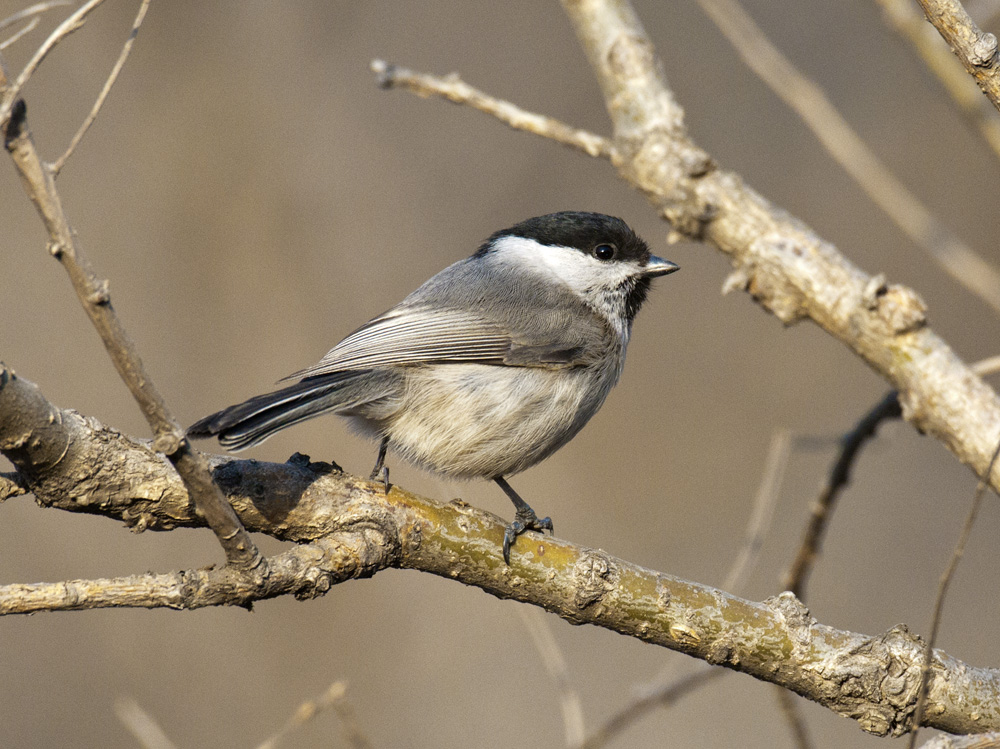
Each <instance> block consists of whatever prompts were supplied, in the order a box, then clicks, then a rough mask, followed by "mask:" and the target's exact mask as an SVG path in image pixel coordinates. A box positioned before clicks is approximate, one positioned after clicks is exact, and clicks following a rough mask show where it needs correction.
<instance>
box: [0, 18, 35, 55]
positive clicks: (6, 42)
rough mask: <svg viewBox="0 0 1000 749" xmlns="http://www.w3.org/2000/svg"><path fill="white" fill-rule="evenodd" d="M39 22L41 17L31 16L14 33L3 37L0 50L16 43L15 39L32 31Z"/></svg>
mask: <svg viewBox="0 0 1000 749" xmlns="http://www.w3.org/2000/svg"><path fill="white" fill-rule="evenodd" d="M40 22H41V19H40V18H38V17H37V16H36V17H35V18H32V19H31V20H30V21H28V23H26V24H25V25H24V27H23V28H21V29H20V30H19V31H18V32H17V33H16V34H14V35H13V36H11V37H8V38H6V39H4V40H3V41H2V42H0V52H3V51H4V50H5V49H7V47H9V46H11V45H12V44H14V43H16V42H17V40H18V39H20V38H22V37H23V36H25V35H27V34H30V33H31V32H32V31H34V29H35V27H36V26H38V24H39V23H40Z"/></svg>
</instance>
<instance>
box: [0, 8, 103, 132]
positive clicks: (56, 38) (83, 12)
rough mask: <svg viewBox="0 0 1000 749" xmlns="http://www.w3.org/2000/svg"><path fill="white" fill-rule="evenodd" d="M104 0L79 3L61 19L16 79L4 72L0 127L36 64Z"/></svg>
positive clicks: (8, 116)
mask: <svg viewBox="0 0 1000 749" xmlns="http://www.w3.org/2000/svg"><path fill="white" fill-rule="evenodd" d="M103 2H104V0H89V2H86V3H84V4H83V5H81V6H80V7H79V8H77V10H76V11H75V12H74V13H72V14H71V15H70V16H69V17H68V18H67V19H66V20H65V21H63V22H62V23H61V24H59V26H57V27H56V29H55V31H53V32H52V33H51V34H49V37H48V38H47V39H46V40H45V41H44V42H42V46H40V47H39V48H38V50H37V51H36V52H35V54H34V55H33V56H32V58H31V59H30V60H28V63H27V64H26V65H25V66H24V69H23V70H22V71H21V72H20V73H19V74H18V76H17V79H16V80H15V81H14V82H13V83H10V82H9V81H8V80H7V77H6V74H4V76H3V81H0V92H2V96H0V129H3V130H5V129H6V128H7V120H8V119H9V118H10V115H11V111H12V110H13V107H14V103H15V102H16V101H17V100H18V97H19V96H20V94H21V89H22V88H24V84H25V83H27V82H28V79H29V78H31V76H32V74H34V72H35V70H37V69H38V66H39V65H41V64H42V60H44V59H45V58H46V57H47V56H48V54H49V52H51V51H52V50H53V49H54V48H55V46H56V45H57V44H59V42H61V41H62V40H63V39H65V38H66V37H67V36H69V35H70V34H72V33H73V32H74V31H76V30H78V29H80V28H82V27H83V24H84V23H86V21H87V16H89V15H90V14H91V13H92V12H93V11H94V10H96V9H97V7H98V6H99V5H101V3H103Z"/></svg>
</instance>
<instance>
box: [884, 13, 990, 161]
mask: <svg viewBox="0 0 1000 749" xmlns="http://www.w3.org/2000/svg"><path fill="white" fill-rule="evenodd" d="M877 2H878V4H879V5H880V6H881V7H882V13H883V16H884V17H885V19H886V21H887V22H888V23H889V25H890V26H891V27H892V28H894V29H895V30H896V32H897V33H899V34H900V36H902V37H904V38H905V39H907V40H908V41H909V42H910V44H911V45H912V46H913V48H914V50H916V52H917V54H918V55H920V57H921V59H922V60H923V61H924V64H925V65H926V66H927V69H928V70H930V71H931V72H932V73H933V74H934V75H935V76H936V77H937V79H938V81H939V82H940V83H941V85H942V86H943V87H944V89H945V91H947V92H948V95H949V96H951V98H952V101H954V102H955V105H956V106H957V107H958V110H959V112H961V113H962V114H963V115H964V116H965V117H966V119H967V120H968V121H969V122H970V123H971V124H972V125H973V126H974V127H975V128H977V129H978V130H979V133H980V135H982V136H983V139H984V140H985V141H986V142H987V144H989V146H990V148H992V149H993V152H994V153H995V154H996V155H997V156H1000V113H998V112H997V110H995V109H994V108H993V107H992V106H990V102H989V100H988V99H986V97H985V96H983V95H982V93H981V92H980V91H979V89H978V88H977V87H976V84H975V81H974V80H973V79H972V78H970V77H969V76H968V74H967V73H966V72H965V71H964V70H963V69H962V65H961V63H959V62H958V61H957V60H956V59H955V56H954V55H953V54H951V51H950V50H949V49H948V45H947V44H942V43H941V37H940V35H939V34H938V33H937V32H936V31H935V30H934V27H933V26H931V25H930V24H928V23H927V19H926V18H925V17H924V14H923V13H920V12H918V11H917V9H916V8H915V7H914V6H913V2H912V0H877Z"/></svg>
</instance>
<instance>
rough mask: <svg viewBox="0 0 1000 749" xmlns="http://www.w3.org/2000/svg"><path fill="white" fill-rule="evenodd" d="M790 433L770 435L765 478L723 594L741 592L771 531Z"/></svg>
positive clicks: (789, 443) (777, 430)
mask: <svg viewBox="0 0 1000 749" xmlns="http://www.w3.org/2000/svg"><path fill="white" fill-rule="evenodd" d="M791 447H792V433H791V431H790V430H788V429H785V428H781V429H776V430H775V431H774V433H773V434H772V435H771V445H770V447H769V448H768V450H767V458H766V459H765V461H764V475H763V477H762V478H761V481H760V486H758V487H757V495H756V496H755V497H754V503H753V512H752V513H751V515H750V520H749V522H748V523H747V527H746V528H745V529H744V531H743V539H742V541H741V542H740V550H739V551H738V552H737V553H736V557H735V559H734V560H733V565H732V567H731V568H730V570H729V574H727V575H726V579H725V580H724V581H723V583H722V589H723V590H729V591H733V592H738V591H740V590H742V589H743V585H744V584H745V583H746V579H747V577H748V576H749V574H750V571H751V570H752V569H753V568H754V566H755V565H756V564H757V558H758V557H759V556H760V550H761V547H762V546H763V544H764V538H765V537H766V536H767V532H768V530H770V528H771V520H772V518H773V517H774V508H775V507H776V506H777V504H778V497H779V496H780V494H781V482H782V480H783V479H784V477H785V470H786V468H787V467H788V456H789V455H790V454H791Z"/></svg>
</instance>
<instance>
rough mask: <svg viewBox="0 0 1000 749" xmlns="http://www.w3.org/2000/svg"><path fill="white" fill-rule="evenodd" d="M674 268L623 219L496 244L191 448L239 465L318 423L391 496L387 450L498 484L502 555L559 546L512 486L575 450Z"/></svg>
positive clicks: (521, 234) (591, 218)
mask: <svg viewBox="0 0 1000 749" xmlns="http://www.w3.org/2000/svg"><path fill="white" fill-rule="evenodd" d="M677 269H678V266H677V265H675V264H674V263H671V262H670V261H668V260H664V259H662V258H659V257H656V256H655V255H651V254H650V252H649V248H648V247H647V246H646V243H645V242H643V241H642V240H641V239H640V238H639V237H638V236H637V235H636V234H635V233H634V232H633V231H632V230H631V229H630V228H629V227H628V226H627V225H626V224H625V222H624V221H622V220H621V219H619V218H614V217H612V216H605V215H603V214H600V213H582V212H569V211H567V212H563V213H552V214H548V215H546V216H538V217H536V218H530V219H528V220H526V221H522V222H521V223H519V224H516V225H515V226H512V227H510V228H509V229H504V230H503V231H498V232H496V233H495V234H493V235H492V236H490V237H489V238H488V239H487V240H486V241H485V242H484V243H483V244H482V246H480V247H479V249H478V250H477V251H476V252H475V254H473V255H472V256H471V257H468V258H466V259H465V260H460V261H458V262H457V263H455V264H454V265H451V266H449V267H448V268H445V269H444V270H443V271H441V272H440V273H438V274H437V275H436V276H434V277H433V278H431V279H430V280H428V281H427V282H426V283H424V285H423V286H421V287H420V288H418V289H417V290H416V291H414V292H413V293H412V294H410V295H409V296H408V297H406V299H404V300H403V301H402V302H400V303H399V304H397V305H396V306H395V307H393V308H392V309H390V310H389V311H388V312H385V313H383V314H381V315H379V316H378V317H376V318H374V319H372V320H370V321H369V322H367V323H365V324H364V325H363V326H362V327H360V328H358V329H357V330H356V331H354V332H353V333H351V334H350V335H349V336H347V337H346V338H345V339H344V340H342V341H341V342H340V343H338V344H337V345H336V346H334V348H333V349H331V350H330V352H329V353H328V354H327V355H326V356H324V357H323V358H322V359H321V360H320V361H319V362H317V363H316V364H314V365H313V366H311V367H307V368H306V369H303V370H301V371H299V372H296V373H295V374H292V375H290V376H289V377H287V378H285V379H288V380H291V379H295V380H297V382H295V383H294V384H292V385H289V386H287V387H284V388H282V389H280V390H277V391H275V392H272V393H267V394H264V395H258V396H256V397H254V398H251V399H250V400H248V401H245V402H244V403H240V404H237V405H235V406H230V407H229V408H226V409H223V410H222V411H219V412H218V413H214V414H212V415H211V416H207V417H205V418H204V419H202V420H201V421H199V422H197V423H196V424H194V425H193V426H192V427H191V428H190V429H188V435H189V436H191V437H209V436H213V435H214V436H218V438H219V442H220V443H221V444H222V446H223V447H225V448H228V449H230V450H242V449H244V448H248V447H251V446H253V445H257V444H259V443H261V442H263V441H264V440H265V439H267V438H268V437H270V436H271V435H272V434H274V433H275V432H277V431H279V430H281V429H285V428H286V427H289V426H291V425H293V424H297V423H299V422H300V421H305V420H306V419H311V418H313V417H314V416H319V415H321V414H325V413H335V414H338V415H340V416H344V417H346V418H347V419H348V420H349V421H350V422H351V423H352V425H353V426H354V427H356V428H357V429H358V431H360V432H362V433H363V434H366V435H370V436H372V437H374V438H375V439H377V440H379V452H378V460H377V462H376V464H375V469H374V470H373V471H372V479H373V480H374V479H375V478H377V477H379V476H380V475H381V477H382V480H383V482H384V484H385V487H386V490H388V486H389V484H388V469H387V468H385V456H386V451H387V450H392V452H393V453H395V454H397V455H399V456H401V457H402V458H404V459H406V460H408V461H410V462H412V463H414V464H416V465H418V466H421V467H423V468H426V469H429V470H431V471H435V472H437V473H439V474H442V475H444V476H448V477H453V478H462V479H468V478H485V479H491V480H493V481H495V482H496V483H497V484H498V485H499V486H500V488H501V489H503V491H504V492H505V493H506V494H507V496H508V497H509V498H510V500H511V501H512V502H513V503H514V507H515V508H516V511H515V514H514V520H513V522H511V523H510V525H508V526H507V529H506V532H505V533H504V542H503V555H504V559H505V560H506V561H507V563H508V564H509V563H510V547H511V544H513V543H514V541H515V539H516V538H517V536H518V535H520V534H522V533H524V532H525V531H527V530H534V531H542V530H550V531H551V530H552V521H551V520H550V519H549V518H547V517H546V518H541V519H539V518H538V516H537V515H536V514H535V512H534V510H532V509H531V507H529V506H528V504H527V503H526V502H525V501H524V500H523V499H521V497H519V496H518V495H517V493H516V492H515V491H514V490H513V489H512V488H511V486H510V484H508V483H507V480H506V477H507V476H511V475H513V474H515V473H519V472H520V471H523V470H524V469H526V468H530V467H531V466H533V465H535V464H536V463H538V462H539V461H542V460H544V459H545V458H547V457H548V456H549V455H551V454H552V453H553V452H555V451H556V450H558V449H559V448H560V447H562V446H563V445H565V444H566V443H567V442H569V441H570V440H571V439H572V438H573V437H574V436H576V434H577V432H579V431H580V429H582V428H583V425H584V424H586V423H587V422H588V421H589V420H590V417H592V416H593V415H594V414H595V413H597V410H598V409H599V408H600V407H601V404H602V403H604V399H605V397H606V396H607V394H608V392H609V391H610V390H611V388H612V387H613V386H614V385H615V383H616V382H617V381H618V378H619V376H620V375H621V372H622V367H623V366H624V365H625V350H626V348H627V346H628V342H629V336H630V334H631V330H632V321H633V319H634V318H635V315H636V313H637V312H638V311H639V307H640V306H641V305H642V303H643V301H644V300H645V298H646V293H647V291H648V290H649V286H650V279H651V278H653V277H654V276H662V275H666V274H667V273H673V272H674V271H675V270H677Z"/></svg>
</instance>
